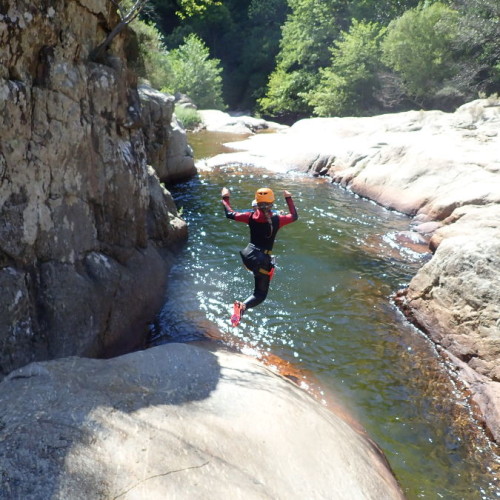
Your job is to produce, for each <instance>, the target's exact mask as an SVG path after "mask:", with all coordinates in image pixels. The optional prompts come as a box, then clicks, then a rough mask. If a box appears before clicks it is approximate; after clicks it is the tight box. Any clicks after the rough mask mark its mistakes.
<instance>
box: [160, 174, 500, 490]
mask: <svg viewBox="0 0 500 500" xmlns="http://www.w3.org/2000/svg"><path fill="white" fill-rule="evenodd" d="M262 183H265V184H268V183H269V184H272V187H273V189H274V190H275V192H277V193H279V192H280V191H282V190H283V189H288V190H289V191H291V192H292V194H293V196H294V200H295V202H296V205H297V208H298V211H299V216H300V219H299V221H298V222H297V223H295V224H291V225H289V226H286V227H285V228H283V229H282V230H281V231H280V233H279V234H278V239H277V241H276V244H275V248H274V250H275V254H276V256H277V271H276V274H275V277H274V279H273V282H272V283H271V288H270V292H269V295H268V299H267V300H266V301H265V302H264V303H263V304H261V305H260V306H259V307H257V308H255V309H253V310H251V311H249V313H248V314H247V315H245V316H244V317H243V321H242V323H241V326H240V327H238V328H236V329H233V328H232V327H231V326H230V323H229V316H230V309H231V304H232V302H233V300H235V299H242V298H244V297H246V296H247V295H248V292H249V291H250V290H251V288H252V287H253V279H252V276H251V275H250V274H247V273H246V271H245V270H244V269H243V267H242V265H241V262H240V258H239V255H238V250H239V249H241V248H243V247H244V246H245V244H246V242H247V240H248V228H247V226H245V225H243V224H237V223H234V222H233V221H228V220H227V219H226V218H225V217H224V214H223V210H222V206H221V204H220V199H219V193H220V189H221V188H222V186H224V185H228V186H229V187H230V188H231V190H232V204H233V206H234V208H237V209H243V208H249V206H250V202H251V200H252V198H253V193H254V191H255V189H256V188H257V187H259V186H260V185H261V184H262ZM172 192H173V195H174V197H175V199H176V202H177V204H178V206H180V207H182V208H183V213H184V217H185V218H186V220H187V222H188V224H189V228H190V241H189V244H188V246H187V247H186V248H185V250H184V252H183V255H182V258H181V259H180V260H179V262H178V264H177V265H176V266H175V267H174V268H173V270H172V274H171V278H170V286H169V291H168V296H169V297H171V298H172V299H171V300H169V301H167V303H166V304H165V307H164V309H163V311H162V315H161V331H160V334H159V335H158V337H157V338H156V339H155V341H156V342H163V341H169V340H175V341H190V340H197V339H200V338H206V337H207V336H211V337H220V335H221V334H222V335H223V336H224V337H225V338H226V340H227V341H228V342H233V344H234V345H236V344H238V345H240V346H241V345H245V346H246V348H247V349H254V350H255V352H259V353H272V354H274V355H277V356H279V357H281V358H282V359H284V360H285V361H288V362H290V363H292V364H293V365H294V366H296V367H298V368H301V369H302V370H304V372H309V373H312V374H314V376H315V377H316V378H317V379H318V380H319V381H320V383H321V385H322V386H323V387H324V388H326V389H328V390H329V391H330V392H331V393H333V394H335V397H336V398H337V399H338V400H339V401H340V402H341V403H342V404H343V405H344V406H345V407H346V408H348V409H349V411H350V412H351V413H352V414H354V415H356V417H357V418H358V419H359V420H360V421H361V422H362V424H363V425H364V426H365V428H367V430H368V431H369V433H370V435H371V436H372V437H374V439H375V440H376V441H377V443H378V444H379V445H380V446H381V447H382V448H383V450H384V452H385V453H386V455H387V457H388V459H389V461H390V463H391V465H392V467H393V469H394V470H395V472H396V475H397V477H398V479H399V480H400V482H401V484H402V485H403V488H404V490H405V492H406V494H407V496H408V498H410V499H413V498H429V499H434V498H445V499H462V498H463V499H467V500H469V499H480V498H481V499H482V498H484V499H486V498H497V496H499V495H500V490H499V488H498V486H497V484H496V472H497V468H498V461H497V456H496V455H495V454H494V450H493V448H492V447H491V445H490V444H489V442H488V440H487V439H486V437H485V436H484V433H483V432H482V430H481V429H480V428H479V426H478V425H477V423H476V422H475V421H474V419H473V418H472V416H471V414H470V410H469V407H468V405H467V404H466V401H465V400H463V397H462V395H461V394H462V393H461V392H460V391H458V390H456V388H455V387H454V385H453V381H452V380H450V377H449V375H448V372H447V370H446V367H445V366H444V364H443V362H442V361H441V358H440V357H439V356H438V355H437V354H436V352H435V350H434V348H433V346H432V345H431V344H430V343H429V342H428V341H427V339H426V338H424V337H423V336H422V335H420V334H419V332H418V331H417V330H415V329H414V328H413V327H412V326H411V325H409V324H408V323H407V322H406V321H405V320H404V318H403V317H402V316H401V314H400V313H399V312H398V311H397V309H396V308H395V307H393V305H392V303H391V296H392V294H393V293H394V292H395V291H396V290H398V289H400V288H402V287H404V286H406V285H407V283H408V282H409V280H410V279H411V277H412V276H413V275H414V274H415V272H416V270H417V269H418V268H419V267H420V266H421V265H422V264H423V262H424V261H425V259H427V258H429V257H428V255H426V254H422V253H421V249H419V248H416V249H408V248H406V247H401V245H399V244H398V238H397V235H398V234H400V233H402V232H404V231H406V230H407V229H408V225H409V222H410V221H409V219H408V218H407V217H405V216H403V215H401V214H397V213H394V212H390V211H388V210H385V209H383V208H382V207H380V206H378V205H376V204H375V203H372V202H369V201H366V200H362V199H359V198H357V197H354V196H353V195H352V194H351V193H349V192H346V191H345V190H342V189H340V188H338V187H336V186H333V185H331V184H330V183H328V182H326V181H322V180H319V179H311V178H309V177H305V176H302V175H293V176H283V175H272V177H271V174H270V173H269V172H267V171H262V170H255V169H248V168H242V167H236V166H235V167H228V168H224V169H216V170H214V171H209V172H200V175H199V176H198V177H197V178H196V179H193V180H191V181H189V182H187V183H184V184H181V185H179V186H176V187H175V188H174V189H173V190H172ZM277 203H278V206H277V208H278V209H280V208H283V209H285V208H286V205H285V202H284V200H278V201H277ZM281 205H282V206H281Z"/></svg>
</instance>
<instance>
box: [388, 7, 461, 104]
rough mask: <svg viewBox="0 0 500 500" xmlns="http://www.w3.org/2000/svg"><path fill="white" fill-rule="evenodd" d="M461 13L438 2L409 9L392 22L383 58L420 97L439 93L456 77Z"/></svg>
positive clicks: (410, 89)
mask: <svg viewBox="0 0 500 500" xmlns="http://www.w3.org/2000/svg"><path fill="white" fill-rule="evenodd" d="M457 23H458V13H457V11H456V10H453V9H451V8H450V7H448V6H446V5H444V4H442V3H440V2H437V3H435V4H432V5H425V4H424V5H422V6H419V7H417V8H415V9H410V10H408V11H406V12H405V13H404V14H403V15H402V16H401V17H399V18H397V19H395V20H394V21H392V22H391V23H390V24H389V27H388V30H387V36H386V37H385V40H384V41H383V43H382V48H383V60H384V61H385V63H386V64H387V65H388V66H390V67H391V68H392V69H393V70H395V71H396V72H397V73H399V74H400V75H401V76H402V78H403V81H404V85H405V87H406V90H407V91H408V93H409V94H410V95H413V96H414V97H416V98H418V99H424V100H425V98H426V97H428V96H429V95H433V94H435V93H436V92H437V91H438V90H439V89H440V88H441V87H442V84H443V83H444V82H445V81H446V80H447V79H449V78H450V77H452V76H453V74H454V71H455V66H454V64H453V57H452V55H453V43H454V41H455V39H456V36H457V35H456V33H457Z"/></svg>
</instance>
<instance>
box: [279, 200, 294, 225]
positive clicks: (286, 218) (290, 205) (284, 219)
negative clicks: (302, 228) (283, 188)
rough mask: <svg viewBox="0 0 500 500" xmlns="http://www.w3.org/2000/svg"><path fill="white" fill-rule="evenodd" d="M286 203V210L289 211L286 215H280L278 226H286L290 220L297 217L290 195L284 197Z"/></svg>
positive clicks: (292, 220)
mask: <svg viewBox="0 0 500 500" xmlns="http://www.w3.org/2000/svg"><path fill="white" fill-rule="evenodd" d="M285 200H286V203H287V205H288V211H289V212H290V213H289V214H286V215H280V216H279V217H280V227H283V226H286V225H287V224H291V223H292V222H295V221H296V220H297V219H298V218H299V215H298V214H297V209H296V208H295V204H294V202H293V200H292V197H291V196H287V197H286V198H285Z"/></svg>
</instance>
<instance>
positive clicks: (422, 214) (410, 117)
mask: <svg viewBox="0 0 500 500" xmlns="http://www.w3.org/2000/svg"><path fill="white" fill-rule="evenodd" d="M499 127H500V101H498V99H481V100H477V101H474V102H471V103H468V104H466V105H464V106H462V107H461V108H459V109H458V110H457V111H456V112H455V113H444V112H441V111H409V112H405V113H397V114H390V115H382V116H375V117H370V118H314V119H310V120H302V121H300V122H298V123H296V124H295V125H293V126H292V127H291V128H290V129H287V130H283V131H280V132H278V133H276V134H265V135H255V136H252V137H250V138H249V139H247V140H246V141H242V142H236V143H231V144H230V145H229V146H230V147H231V148H233V149H235V150H236V151H235V152H234V153H228V154H224V155H219V156H217V157H214V158H211V159H209V160H206V161H204V164H203V165H200V167H203V168H211V167H213V166H216V165H219V166H221V165H225V164H235V163H236V164H238V163H242V164H246V165H248V164H253V165H256V166H259V167H263V168H271V169H275V170H280V171H288V170H301V171H304V172H309V173H311V174H313V175H327V176H330V177H331V178H332V181H333V182H337V183H339V184H341V185H342V186H345V187H346V188H348V189H350V190H352V191H353V192H355V193H357V194H358V195H361V196H364V197H367V198H370V199H372V200H375V201H377V202H378V203H380V204H382V205H384V206H386V207H388V208H391V209H395V210H398V211H401V212H403V213H406V214H408V215H411V216H413V220H412V228H413V230H415V231H417V232H419V233H421V234H423V235H425V236H426V237H428V238H430V248H431V249H432V250H433V251H435V255H434V256H433V258H432V259H431V261H430V262H429V263H427V264H426V265H424V267H423V268H422V269H421V270H420V271H419V273H418V274H417V275H416V276H415V278H414V279H413V280H412V282H411V284H410V286H409V288H408V290H406V291H405V292H404V293H402V294H400V295H399V299H398V301H399V303H400V304H401V305H402V307H403V308H404V310H405V311H406V313H407V314H408V315H409V316H410V317H411V318H412V319H413V320H414V321H415V322H416V323H417V324H418V325H419V326H420V327H421V328H423V329H424V330H425V331H426V332H427V333H428V334H429V336H430V337H431V338H432V339H433V340H434V341H435V342H436V343H438V344H440V345H441V346H443V348H445V349H446V350H448V352H450V353H451V354H452V356H453V357H454V358H453V359H460V360H461V361H462V362H463V363H466V364H467V366H468V367H469V368H470V369H471V370H472V371H473V372H474V373H476V375H478V377H468V379H467V380H466V381H467V383H470V387H471V390H472V393H473V395H474V396H473V397H474V398H475V399H476V401H477V402H478V404H479V405H480V408H481V411H482V414H483V416H484V419H485V425H486V426H487V427H488V429H489V430H490V431H491V433H492V434H493V436H494V438H495V439H496V440H497V441H498V442H500V376H499V372H498V366H500V349H499V339H500V306H499V304H500V291H499V283H500V262H499V255H500V228H499V220H500V215H499V214H500V212H499V211H500V208H499V207H500V156H499V151H500V135H499ZM461 373H463V374H466V373H472V372H468V371H467V370H461ZM479 379H481V380H483V379H484V380H485V383H487V384H488V390H487V391H486V390H484V391H483V390H482V389H481V388H480V384H479V383H478V380H479Z"/></svg>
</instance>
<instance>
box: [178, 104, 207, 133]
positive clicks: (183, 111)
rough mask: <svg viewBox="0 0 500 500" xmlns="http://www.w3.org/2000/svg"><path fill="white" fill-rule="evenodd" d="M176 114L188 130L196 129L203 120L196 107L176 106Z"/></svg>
mask: <svg viewBox="0 0 500 500" xmlns="http://www.w3.org/2000/svg"><path fill="white" fill-rule="evenodd" d="M175 116H177V119H178V120H179V121H180V122H181V124H182V126H183V127H184V128H185V129H186V130H194V129H195V128H196V127H197V126H198V125H200V123H201V122H202V121H203V119H202V117H201V115H200V113H198V111H197V110H196V109H193V108H186V107H184V106H176V107H175Z"/></svg>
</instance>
